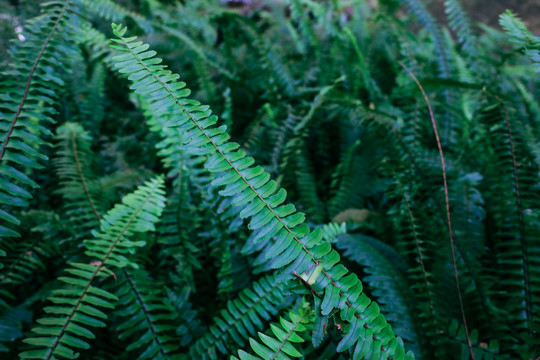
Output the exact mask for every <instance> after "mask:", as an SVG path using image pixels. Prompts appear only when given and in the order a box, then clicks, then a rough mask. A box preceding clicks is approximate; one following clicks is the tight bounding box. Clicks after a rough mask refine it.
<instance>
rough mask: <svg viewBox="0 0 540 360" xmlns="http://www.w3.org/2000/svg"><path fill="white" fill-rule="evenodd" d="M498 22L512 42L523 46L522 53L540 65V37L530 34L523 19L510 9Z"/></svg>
mask: <svg viewBox="0 0 540 360" xmlns="http://www.w3.org/2000/svg"><path fill="white" fill-rule="evenodd" d="M499 23H500V24H501V26H502V27H503V29H504V30H505V31H506V33H507V34H508V35H509V36H510V37H511V40H512V42H513V43H514V44H516V45H519V46H521V47H522V48H523V54H524V55H525V56H527V57H528V58H529V59H530V60H531V61H532V62H533V63H534V64H535V65H536V66H540V37H538V36H535V35H533V34H531V32H530V31H529V29H527V27H526V26H525V24H524V23H523V21H521V19H519V18H518V17H517V16H516V15H515V14H513V13H512V12H511V11H507V12H506V13H504V14H502V15H501V16H500V18H499ZM538 71H540V69H539V70H538Z"/></svg>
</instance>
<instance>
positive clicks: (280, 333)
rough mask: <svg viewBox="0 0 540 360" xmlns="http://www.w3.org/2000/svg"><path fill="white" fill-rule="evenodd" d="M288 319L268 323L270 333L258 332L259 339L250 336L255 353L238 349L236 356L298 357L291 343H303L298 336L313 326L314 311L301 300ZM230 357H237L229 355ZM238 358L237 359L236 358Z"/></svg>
mask: <svg viewBox="0 0 540 360" xmlns="http://www.w3.org/2000/svg"><path fill="white" fill-rule="evenodd" d="M288 318H289V320H285V319H284V318H282V317H280V318H279V324H270V328H271V329H272V333H271V334H269V335H266V334H264V333H261V332H259V333H258V335H259V338H260V341H262V344H261V343H260V342H258V341H257V340H255V339H253V338H250V339H249V343H250V345H251V348H252V349H253V351H255V353H256V354H257V355H259V356H260V357H257V356H253V355H250V354H248V353H247V352H245V351H243V350H240V351H239V352H238V356H239V357H240V359H241V360H260V359H281V360H288V359H290V357H294V358H300V357H302V353H300V352H299V351H298V349H297V348H296V347H295V346H294V345H293V343H303V342H304V341H305V339H304V338H303V337H302V336H300V335H301V334H303V333H306V332H309V331H311V330H312V328H313V321H314V318H315V316H314V313H313V309H311V308H310V306H309V303H308V302H305V301H302V304H301V305H300V308H299V309H298V310H292V311H291V312H290V313H289V314H288ZM231 359H237V358H236V357H234V356H231ZM237 360H238V359H237Z"/></svg>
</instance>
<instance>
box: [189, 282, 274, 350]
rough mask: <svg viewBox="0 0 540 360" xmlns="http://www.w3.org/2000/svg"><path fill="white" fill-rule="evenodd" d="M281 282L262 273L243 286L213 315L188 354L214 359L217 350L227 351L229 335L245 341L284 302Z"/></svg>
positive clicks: (239, 340) (236, 341)
mask: <svg viewBox="0 0 540 360" xmlns="http://www.w3.org/2000/svg"><path fill="white" fill-rule="evenodd" d="M282 287H283V286H282V285H281V283H279V282H278V281H277V280H276V278H275V277H271V276H270V277H265V278H262V279H261V280H259V281H258V282H256V283H254V284H253V285H252V287H251V289H245V290H243V291H242V292H241V293H240V294H239V295H238V298H237V299H234V300H231V301H229V302H228V303H227V306H226V308H225V309H224V310H223V311H222V312H221V317H219V318H216V319H215V325H212V326H211V327H210V329H209V330H208V332H207V333H206V334H205V335H204V336H203V337H202V338H200V339H199V340H197V341H196V342H195V343H194V344H193V345H192V346H191V348H190V351H189V353H190V355H191V356H192V357H196V358H202V359H217V358H218V351H219V352H221V353H223V354H227V353H229V351H228V350H227V348H228V347H229V346H230V345H228V344H229V343H230V339H232V340H233V341H234V342H235V343H236V344H238V345H240V346H242V345H244V339H245V338H247V337H248V336H249V335H255V329H261V328H262V327H263V319H264V320H266V321H268V320H270V316H272V315H275V314H276V313H277V312H278V311H279V310H280V308H281V307H282V306H283V304H284V301H285V300H284V299H283V295H282Z"/></svg>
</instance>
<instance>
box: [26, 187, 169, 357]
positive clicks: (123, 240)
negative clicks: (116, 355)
mask: <svg viewBox="0 0 540 360" xmlns="http://www.w3.org/2000/svg"><path fill="white" fill-rule="evenodd" d="M162 186H163V179H160V178H158V179H154V180H152V181H149V182H147V183H146V184H145V185H143V186H141V187H139V188H138V189H137V191H135V192H134V193H132V194H129V195H127V196H126V197H125V198H124V199H123V201H122V204H120V205H117V206H115V207H114V208H113V209H112V210H110V211H109V212H108V213H107V214H105V215H104V216H103V219H102V221H101V230H100V232H95V233H94V236H95V238H94V239H92V240H86V241H85V242H84V244H85V247H86V249H87V250H86V252H85V254H86V255H87V256H89V257H90V258H93V259H95V260H93V261H92V262H91V263H89V264H88V263H71V267H70V268H68V269H67V270H66V274H65V276H62V277H59V278H58V280H60V281H61V282H63V283H65V284H67V285H68V286H69V288H67V289H64V288H62V289H57V290H54V291H53V292H52V293H51V296H49V297H48V300H49V301H50V302H52V303H53V305H52V306H49V307H46V308H45V309H44V310H45V312H46V313H48V314H49V315H47V316H45V317H43V318H41V319H39V320H37V322H38V323H39V324H40V325H41V326H37V327H34V328H33V329H32V332H33V333H34V335H33V336H32V337H29V338H26V339H24V342H25V343H27V344H30V345H32V347H34V348H35V349H34V350H28V351H24V352H22V353H21V354H19V356H20V357H21V358H26V359H52V358H56V357H60V358H66V359H75V358H76V357H78V354H77V353H75V352H74V350H73V349H88V348H89V347H90V345H89V344H88V342H87V339H92V338H94V334H93V333H92V332H91V331H90V330H88V327H102V326H105V323H104V322H103V320H104V319H106V318H107V315H106V314H105V313H104V312H103V311H101V310H100V309H98V308H105V309H107V308H113V307H114V306H113V304H112V301H113V300H116V296H114V295H112V294H111V293H109V292H108V291H106V290H103V289H101V288H100V287H98V286H96V284H95V282H96V281H97V279H98V278H99V277H102V276H109V275H111V274H113V273H112V271H111V270H110V269H109V267H112V268H117V269H122V268H124V267H126V266H134V264H133V263H132V262H131V261H130V260H129V258H128V257H127V256H129V254H130V253H131V252H133V249H134V247H140V246H144V242H142V243H141V242H140V241H132V240H129V238H130V237H132V236H133V234H134V233H136V232H137V233H141V232H146V231H152V230H153V229H154V224H155V222H156V221H157V220H158V217H159V215H160V214H161V211H162V209H163V207H164V204H165V199H164V198H163V195H162V194H163V190H161V187H162Z"/></svg>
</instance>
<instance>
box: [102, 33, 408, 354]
mask: <svg viewBox="0 0 540 360" xmlns="http://www.w3.org/2000/svg"><path fill="white" fill-rule="evenodd" d="M113 31H114V33H115V35H116V36H117V39H114V41H115V42H116V43H117V44H119V45H115V48H116V49H118V50H121V51H122V52H123V53H122V55H119V56H117V57H115V59H116V61H117V64H116V66H117V68H118V71H120V72H121V73H127V74H130V75H129V79H130V80H131V81H132V82H133V85H132V89H133V90H134V91H135V92H136V93H137V94H139V95H141V96H143V97H144V98H146V99H147V101H148V103H149V108H150V109H151V110H152V112H153V113H154V114H164V113H170V114H172V115H174V118H175V127H177V128H178V129H179V130H181V131H183V132H184V133H185V136H186V138H187V139H189V140H188V141H187V143H186V147H187V148H188V149H189V150H190V151H191V152H193V153H195V154H198V155H204V156H208V158H209V159H208V161H207V162H206V164H205V167H206V169H207V170H208V171H210V172H213V173H218V174H219V175H218V176H217V178H216V179H215V180H214V181H213V184H214V185H215V186H221V187H224V188H223V190H221V191H220V195H222V196H230V197H233V203H234V204H235V205H244V209H243V210H242V211H241V213H240V216H241V217H243V218H247V217H251V220H250V223H249V228H250V229H251V230H254V231H257V232H258V236H257V238H258V239H259V240H260V241H265V240H266V243H267V244H268V245H267V246H268V247H267V249H265V251H266V252H265V254H266V256H267V257H268V258H273V259H274V260H273V263H272V266H273V267H274V268H276V269H282V268H283V269H282V270H281V273H282V277H283V278H284V279H287V278H289V279H290V278H292V277H293V276H294V273H297V274H298V273H302V272H304V271H306V270H309V269H310V268H312V267H313V264H316V265H318V264H319V263H321V262H322V263H323V268H324V270H323V271H322V275H321V276H320V277H319V278H318V279H317V283H316V284H314V287H316V288H318V289H320V291H324V300H323V302H322V304H321V311H322V314H323V315H328V314H329V313H330V312H332V311H333V310H334V309H335V308H337V309H339V310H341V311H343V313H344V315H343V316H344V318H345V320H346V321H348V322H350V323H351V329H366V328H367V329H369V331H370V332H372V334H373V336H368V337H366V338H364V339H363V341H362V342H358V343H357V342H355V341H353V342H350V343H349V342H348V343H347V345H348V346H346V347H340V349H341V350H342V351H344V350H347V349H348V348H349V347H352V346H356V348H357V349H359V352H361V351H362V349H364V348H371V349H373V348H375V352H376V353H377V354H380V353H381V352H384V353H386V356H390V357H393V358H395V359H401V358H405V357H409V356H412V355H405V350H404V348H403V346H402V343H400V342H399V341H398V340H397V339H396V338H395V336H394V335H393V332H392V329H391V327H390V326H389V325H388V323H387V322H386V320H385V318H384V316H383V315H382V314H381V313H380V309H379V307H378V305H377V304H376V303H374V302H371V301H370V300H369V298H368V297H367V296H366V295H365V294H363V293H362V284H361V282H360V281H359V279H358V277H357V276H356V275H355V274H354V273H351V274H348V270H347V269H346V268H345V267H344V266H343V265H341V264H338V262H339V255H338V253H337V252H336V251H335V250H332V248H331V246H330V245H329V244H323V245H321V246H315V244H317V243H318V242H319V239H320V237H321V232H320V230H316V231H314V232H310V231H309V228H308V227H307V225H306V224H305V223H304V221H305V218H304V215H303V214H302V213H297V212H295V208H294V205H292V204H288V205H282V204H283V202H284V201H285V199H286V192H285V190H284V189H278V187H277V184H276V182H275V181H274V180H270V175H269V174H268V173H266V172H265V171H264V169H263V168H262V167H261V166H253V164H254V160H253V159H252V158H250V157H246V155H245V152H244V151H243V150H238V148H239V145H238V144H237V143H234V142H229V141H228V139H229V138H230V136H229V135H228V134H227V132H226V128H225V127H224V126H219V127H216V126H215V124H216V122H217V117H216V116H215V115H212V114H211V111H210V109H209V107H208V106H203V105H200V103H199V102H197V101H194V100H191V99H188V98H187V96H189V94H190V91H189V89H187V88H186V87H185V83H183V82H178V81H177V80H178V78H179V76H178V75H177V74H173V73H172V72H171V71H170V70H167V69H166V68H165V66H163V65H160V63H161V59H158V58H154V56H155V55H156V52H155V51H153V50H151V51H148V48H149V46H148V45H146V44H144V43H142V42H140V41H136V37H130V38H125V37H124V35H125V33H126V31H127V29H126V28H122V27H120V26H117V25H113ZM271 237H274V238H276V242H275V243H272V242H270V241H268V240H269V239H270V238H271ZM364 325H365V327H364ZM355 331H356V330H355ZM352 338H353V339H355V340H359V338H358V337H352ZM377 356H379V355H377ZM381 356H382V355H381Z"/></svg>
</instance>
